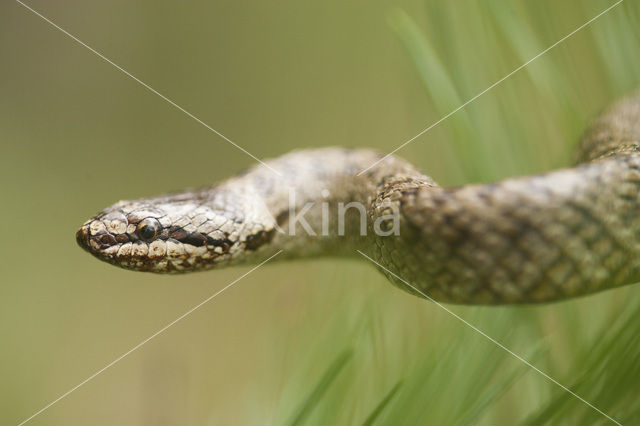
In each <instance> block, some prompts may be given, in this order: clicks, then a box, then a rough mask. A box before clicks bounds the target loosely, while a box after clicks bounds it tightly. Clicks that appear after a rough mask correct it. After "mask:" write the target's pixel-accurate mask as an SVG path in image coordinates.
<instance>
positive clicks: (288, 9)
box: [0, 0, 640, 425]
mask: <svg viewBox="0 0 640 426" xmlns="http://www.w3.org/2000/svg"><path fill="white" fill-rule="evenodd" d="M30 4H31V5H32V6H34V7H36V8H37V9H38V10H40V11H42V12H43V13H44V14H45V15H47V16H49V17H50V18H51V19H53V20H54V22H56V23H58V24H60V25H62V26H63V27H65V28H67V29H68V30H70V31H71V32H72V33H74V34H76V35H77V36H79V37H80V38H81V39H82V40H83V41H85V42H87V43H88V44H89V45H92V46H93V47H96V48H97V49H98V50H100V51H102V52H103V53H105V54H106V55H107V56H109V57H111V58H112V59H114V60H115V61H116V62H117V63H119V64H121V65H122V66H124V67H125V68H126V69H128V70H130V71H131V72H132V73H133V74H135V75H137V76H139V77H140V78H142V79H143V80H144V81H146V82H147V83H149V84H151V85H152V86H154V87H155V88H157V89H158V90H160V91H161V92H162V93H165V94H166V95H168V96H169V97H170V98H172V99H174V100H176V101H177V102H178V103H179V104H181V105H183V106H185V107H186V108H187V109H188V110H190V111H192V112H194V113H196V115H197V116H199V117H201V118H202V119H203V120H204V121H205V122H207V123H209V124H211V125H213V126H214V127H216V128H218V129H220V130H221V131H222V133H225V134H226V135H228V136H230V137H231V138H232V139H234V140H235V141H237V142H238V143H240V145H242V146H243V147H245V148H246V149H248V150H249V151H250V152H252V153H254V154H256V155H257V156H259V157H263V156H275V155H279V154H282V153H284V152H286V151H288V150H291V149H294V148H305V147H312V146H322V145H350V146H373V147H376V148H379V149H381V150H385V151H389V150H391V149H393V148H395V147H396V146H398V145H399V144H400V143H402V142H403V141H405V140H407V139H409V138H410V137H412V136H414V135H415V134H416V133H417V132H418V131H419V130H421V129H422V128H424V127H426V126H428V125H429V124H431V123H433V122H435V121H437V120H438V119H439V118H440V117H442V116H444V115H446V114H448V113H449V112H450V111H452V110H453V109H455V108H456V107H457V106H458V105H460V104H462V103H463V102H465V101H466V100H467V99H470V98H472V97H473V96H475V95H476V94H477V93H479V92H481V91H482V90H484V89H485V88H486V87H487V86H489V85H490V84H492V83H493V82H495V81H497V80H498V79H500V78H502V77H503V76H504V75H506V74H508V73H509V72H511V71H512V70H513V69H515V68H517V67H518V66H519V65H521V64H522V63H524V62H525V61H527V60H529V59H530V58H532V57H534V56H535V55H537V54H538V53H539V52H541V51H542V50H544V49H545V48H546V47H547V46H550V45H551V44H553V43H555V42H556V41H557V40H559V39H560V38H562V37H563V36H565V35H566V34H568V33H569V32H571V31H572V30H574V29H575V28H577V27H578V26H580V25H582V24H583V23H585V22H586V21H587V20H588V19H590V18H591V17H593V16H595V15H597V14H598V13H599V12H600V11H602V10H604V9H605V8H606V7H608V6H610V5H611V4H613V2H607V1H603V0H588V1H578V0H573V1H566V2H554V1H550V0H545V1H536V2H532V1H524V0H523V1H506V0H505V1H487V2H473V1H463V2H448V1H442V0H440V1H434V0H429V1H426V2H425V1H424V0H415V1H404V2H397V3H395V4H394V5H391V4H389V3H388V2H385V1H382V0H380V1H366V2H365V1H357V2H340V1H333V2H331V1H330V2H323V3H321V4H320V3H318V4H303V3H301V2H295V1H293V0H291V1H282V2H276V3H271V2H264V3H258V2H256V3H254V4H244V3H243V2H229V3H224V2H216V3H208V4H206V5H203V4H195V3H194V4H191V3H189V4H187V3H185V4H181V5H180V7H178V6H176V5H175V4H174V3H173V2H166V1H164V2H163V1H159V2H144V1H141V2H135V3H130V2H124V1H116V2H108V3H103V2H63V3H60V4H52V3H49V2H42V1H40V2H38V1H34V2H32V3H30ZM0 8H1V9H0V11H1V12H2V13H0V19H2V26H0V32H1V34H2V38H0V49H2V50H1V52H2V54H3V58H6V60H5V61H4V67H2V68H0V76H1V77H2V78H1V79H0V89H1V93H2V95H3V96H2V97H0V124H1V127H0V128H1V129H2V132H3V137H4V138H5V139H6V140H7V141H10V143H7V144H4V142H3V146H2V149H3V155H2V156H0V166H1V167H0V173H3V189H5V190H6V191H5V193H4V196H5V198H4V205H3V207H4V208H3V209H2V210H0V222H1V223H9V224H11V226H8V227H6V229H4V230H3V235H4V239H5V241H10V242H11V243H10V244H9V243H6V244H4V245H2V246H1V247H0V250H1V252H0V257H2V259H3V261H4V263H3V266H4V269H3V277H2V285H1V286H0V304H1V306H0V339H1V341H2V344H3V345H4V350H3V351H2V352H1V353H0V357H1V358H0V361H2V362H0V376H1V377H3V384H2V385H0V423H2V424H16V423H18V422H19V421H20V420H22V419H24V418H26V417H27V416H29V415H31V414H32V413H33V412H35V411H37V410H38V409H40V408H41V407H43V406H44V405H46V403H48V402H50V401H51V400H53V399H54V398H56V397H57V396H59V395H60V394H62V393H63V392H64V391H66V390H68V389H69V388H71V387H73V386H75V385H76V384H77V383H79V382H81V381H82V380H83V379H85V378H86V377H88V376H89V375H90V374H92V373H93V372H95V371H96V370H97V369H99V368H101V367H102V366H104V365H106V364H107V363H108V362H110V361H111V360H113V359H114V358H115V357H117V356H118V355H120V354H122V353H124V352H125V351H126V350H128V349H129V348H131V347H132V346H134V345H135V344H137V343H138V342H139V341H141V340H142V339H144V338H146V337H147V336H149V335H150V334H152V333H153V332H155V331H156V330H157V329H159V328H160V327H162V326H164V325H165V324H166V323H168V322H169V321H171V320H172V319H174V318H175V317H177V316H178V315H180V314H181V313H182V312H184V311H185V310H186V309H187V308H188V307H190V306H193V305H195V304H196V303H198V302H200V301H201V300H203V299H204V298H205V297H207V296H209V295H210V294H212V293H213V292H214V291H215V290H217V289H220V288H221V287H222V286H224V285H225V284H226V283H228V282H230V281H232V280H233V279H235V278H236V277H238V276H239V275H241V273H242V271H240V270H236V269H233V270H224V271H213V272H208V273H206V274H195V275H194V276H184V277H157V276H150V275H145V274H135V273H130V272H127V271H121V270H117V269H116V268H112V267H110V266H108V265H104V264H101V263H99V262H97V261H95V260H93V259H90V258H89V257H88V256H86V255H85V254H84V253H82V252H81V251H80V250H79V249H78V248H77V247H75V243H74V239H73V233H74V231H75V229H76V227H77V226H78V225H79V224H80V223H82V221H84V220H85V219H86V218H87V217H88V216H89V215H90V214H92V213H94V212H95V211H96V210H99V209H101V208H102V207H104V206H105V205H107V204H109V203H111V202H113V201H115V200H117V199H118V198H134V197H141V196H145V195H153V194H157V193H160V192H166V191H169V190H176V189H180V188H182V187H186V186H194V185H199V184H205V183H210V182H211V181H213V180H216V179H222V178H224V177H226V176H228V175H230V174H232V173H235V172H237V171H238V170H239V169H241V168H242V167H245V166H246V165H248V164H250V163H251V162H252V160H251V159H250V158H245V157H243V156H242V153H239V152H238V151H236V150H235V149H234V148H233V147H230V146H229V145H228V144H226V143H225V142H224V141H220V140H218V139H216V138H215V137H212V136H211V134H209V133H208V132H207V131H206V130H204V129H203V128H201V127H199V126H198V125H197V124H196V123H194V122H192V121H191V120H189V119H188V118H185V117H184V116H183V115H181V114H180V113H179V112H178V111H175V110H173V109H172V108H170V107H168V106H167V105H166V104H164V103H163V102H162V101H161V100H159V99H158V98H157V97H155V96H154V95H152V94H149V93H148V92H146V91H144V90H143V89H141V88H140V87H138V86H137V85H136V84H135V83H132V82H131V81H130V80H128V79H127V78H126V77H124V76H122V75H120V74H119V73H118V72H117V71H115V70H113V69H112V68H111V67H110V66H109V65H106V64H104V63H103V62H101V61H100V60H99V59H98V58H96V57H95V56H93V55H92V54H91V53H89V52H87V51H86V50H84V49H83V48H81V47H79V46H77V45H75V44H74V43H72V42H71V41H70V40H69V39H67V38H65V37H64V36H63V35H61V34H59V33H56V32H55V30H53V29H51V28H50V27H48V26H47V25H46V24H45V23H43V22H41V21H39V20H38V18H36V17H34V16H32V15H29V13H28V12H25V10H23V9H22V8H20V7H19V6H17V5H13V4H10V2H7V3H5V4H3V5H1V6H0ZM403 49H404V50H403ZM638 53H640V7H639V6H638V4H637V3H636V2H632V1H630V0H627V1H625V2H623V3H622V4H621V5H620V6H618V7H616V8H615V9H614V10H612V11H611V12H610V13H608V14H607V15H605V16H603V17H601V18H600V19H598V20H597V21H595V22H594V23H593V24H592V25H590V26H589V27H588V28H585V29H584V30H583V31H581V32H579V33H577V34H576V35H575V36H573V37H572V38H570V39H568V40H567V41H566V42H565V43H563V44H561V45H559V46H557V47H556V48H555V49H553V50H552V51H550V52H548V53H547V54H545V55H544V56H542V57H540V58H539V59H538V60H536V61H535V62H533V63H531V64H530V65H529V66H527V67H526V68H525V69H523V70H521V71H520V72H518V73H517V74H514V75H513V76H512V77H510V78H509V79H508V80H507V81H505V82H504V83H502V84H501V85H499V86H497V87H496V88H494V89H493V90H492V91H490V92H489V93H487V94H485V95H484V96H482V97H481V98H479V99H477V100H476V101H475V102H473V103H472V104H470V105H469V106H467V107H466V108H465V109H463V110H461V111H459V112H458V113H456V114H455V115H453V116H452V117H450V118H449V119H448V120H446V121H445V122H443V123H441V124H440V125H439V126H437V127H436V128H434V129H432V130H431V131H430V132H428V133H427V134H425V135H424V136H422V137H421V138H420V139H418V140H416V141H414V142H413V143H412V144H409V145H408V146H407V147H406V148H404V149H403V150H401V151H400V152H399V153H398V155H401V156H403V157H405V158H408V159H411V160H412V161H414V162H415V163H416V164H419V165H420V166H421V167H422V168H423V169H424V170H425V171H426V173H428V174H430V175H432V176H433V177H434V178H435V179H436V180H437V181H438V182H440V183H441V184H443V185H455V184H462V183H466V182H470V181H489V180H494V179H499V178H503V177H505V176H510V175H520V174H526V173H534V172H540V171H545V170H550V169H552V168H555V167H561V166H565V165H568V164H570V163H571V161H572V152H573V150H574V147H575V142H576V141H577V140H578V138H579V135H580V133H581V132H582V130H583V129H584V127H585V125H586V124H587V123H588V121H589V120H590V119H591V118H592V117H593V116H594V115H595V114H596V113H597V112H598V111H599V110H600V109H602V108H603V107H605V106H606V105H607V104H608V103H609V102H611V101H612V100H613V99H615V98H616V97H618V96H621V95H623V94H624V93H627V92H628V91H630V90H632V89H633V88H634V87H636V85H637V83H638V80H639V79H640V77H639V76H640V55H639V54H638ZM451 309H452V310H453V311H455V312H456V313H457V314H459V315H460V316H462V317H463V318H465V319H466V320H467V321H469V322H470V323H472V324H474V325H475V326H477V327H478V328H480V329H481V330H483V331H485V332H486V333H487V334H488V335H489V336H491V337H493V338H495V339H497V340H498V341H500V342H501V343H503V344H504V345H505V346H507V347H508V348H510V349H511V350H513V351H514V352H515V353H517V354H519V355H521V356H523V357H524V358H526V359H528V360H529V361H531V362H532V363H533V364H534V365H535V366H536V367H538V368H540V369H541V370H542V371H544V372H546V373H548V374H549V375H550V376H551V377H553V378H555V379H557V380H558V381H559V382H560V383H562V384H564V385H566V386H568V387H569V388H570V389H571V390H572V391H574V392H576V393H577V394H579V395H580V396H581V397H583V398H584V399H585V400H587V401H589V402H590V403H592V404H593V405H594V406H596V407H598V408H599V409H600V410H602V411H604V412H605V413H607V414H608V415H610V416H612V417H613V418H615V419H616V420H618V421H620V422H621V423H623V424H637V423H640V413H639V410H640V404H638V401H637V395H638V394H640V381H638V380H637V377H640V375H639V373H640V371H639V369H640V341H639V339H640V324H639V323H638V321H636V319H637V318H638V317H639V315H640V297H638V288H637V287H633V286H631V287H628V288H621V289H617V290H613V291H609V292H605V293H601V294H597V295H594V296H591V297H586V298H581V299H577V300H573V301H569V302H563V303H558V304H553V305H545V306H539V307H498V308H480V307H477V308H476V307H462V306H453V307H451ZM469 423H472V424H482V425H493V424H519V423H520V424H544V423H551V424H605V423H607V419H606V418H605V417H603V416H602V415H600V414H598V413H597V412H596V411H594V410H593V409H592V408H590V407H589V406H587V405H585V404H584V403H583V402H581V401H580V400H578V399H576V398H574V397H572V396H571V395H570V394H568V393H567V392H565V391H563V390H562V389H560V388H559V387H557V386H556V385H554V384H553V383H551V382H550V381H549V380H547V379H546V378H544V377H543V376H541V375H540V374H538V373H537V372H535V371H533V370H531V369H530V368H529V367H527V366H526V365H524V364H523V363H522V362H520V361H519V360H517V359H515V358H514V357H512V356H511V355H510V354H508V353H506V352H505V351H504V350H502V349H500V348H499V347H497V346H496V345H494V344H493V343H491V342H489V341H488V340H487V339H485V338H484V337H483V336H481V335H479V334H477V333H476V332H475V331H473V330H472V329H470V328H469V327H467V326H465V325H464V324H462V323H461V322H459V321H458V320H456V319H455V318H453V317H452V316H451V315H449V314H448V313H446V312H444V311H442V310H441V309H440V308H438V307H437V306H435V305H434V304H430V303H428V302H426V301H424V300H420V299H417V298H415V297H412V296H409V295H407V294H404V293H402V292H400V291H398V290H396V289H394V288H393V287H391V286H390V285H389V284H388V283H386V282H385V280H384V278H383V277H382V276H381V275H378V274H377V273H376V272H375V271H373V269H372V268H370V267H369V265H366V264H364V263H362V262H358V263H355V262H353V263H352V262H346V261H344V262H343V261H333V260H331V261H329V260H321V261H317V262H301V263H295V264H281V265H268V266H266V267H265V268H262V269H261V270H260V271H257V272H256V273H254V274H252V275H250V276H248V277H247V278H245V279H244V280H243V281H242V282H240V283H238V285H237V286H235V287H234V288H232V289H230V290H229V291H228V292H226V293H225V294H224V295H223V296H221V297H220V298H217V299H216V300H215V301H214V302H213V303H211V304H210V305H207V306H206V307H203V308H202V309H201V310H200V311H198V312H197V313H194V314H193V315H192V316H190V317H189V318H188V319H185V320H184V321H183V322H182V323H180V324H179V325H177V326H176V327H175V328H173V329H171V330H168V331H167V332H166V333H164V334H163V335H161V336H159V337H158V338H157V339H155V340H154V341H153V342H150V343H149V344H148V345H146V346H145V347H143V348H141V349H140V350H138V351H136V352H135V353H134V354H132V355H131V356H130V357H128V358H126V359H125V360H123V361H121V362H120V363H118V364H117V365H116V366H114V367H112V368H111V369H110V370H108V371H106V372H104V373H103V374H101V375H100V376H98V377H97V378H96V379H95V380H94V381H92V382H90V383H88V384H87V385H85V386H83V387H82V388H80V389H78V390H77V391H76V392H74V393H73V394H72V395H70V396H69V397H68V398H66V399H65V400H63V401H61V402H60V403H58V404H57V405H55V406H54V407H52V408H50V409H49V410H48V411H46V412H44V413H43V414H42V415H41V416H39V417H37V418H36V419H34V420H33V422H32V424H43V425H44V424H47V425H50V424H60V425H70V424H78V425H80V424H95V425H101V424H104V425H108V424H153V425H162V424H166V425H172V424H211V425H214V424H216V425H217V424H225V425H227V424H238V425H241V424H242V425H244V424H260V425H262V424H273V425H281V424H291V425H293V424H305V425H333V424H338V425H342V424H345V425H346V424H367V425H416V424H469Z"/></svg>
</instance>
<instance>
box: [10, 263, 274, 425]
mask: <svg viewBox="0 0 640 426" xmlns="http://www.w3.org/2000/svg"><path fill="white" fill-rule="evenodd" d="M280 253H282V250H278V252H277V253H276V254H274V255H272V256H271V257H269V258H268V259H266V260H264V261H263V262H261V263H260V264H258V265H257V266H255V267H253V268H252V269H251V270H250V271H248V272H246V273H244V274H242V275H241V276H240V277H238V278H236V279H235V280H233V281H232V282H231V283H229V284H227V285H226V286H224V287H223V288H222V289H221V290H218V291H217V292H215V293H214V294H212V295H211V296H209V297H207V298H206V299H204V300H203V301H202V302H200V303H198V304H197V305H195V306H194V307H192V308H191V309H189V310H188V311H187V312H185V313H184V314H182V315H180V316H179V317H178V318H176V319H174V320H173V321H171V322H170V323H169V324H167V325H165V326H164V327H162V328H161V329H160V330H158V331H156V332H155V333H153V334H152V335H151V336H149V337H147V338H146V339H144V340H143V341H142V342H140V343H138V344H137V345H135V346H134V347H133V348H131V349H129V350H128V351H127V352H125V353H123V354H122V355H120V356H119V357H118V358H116V359H114V360H113V361H111V362H110V363H109V364H107V365H105V366H104V367H102V368H101V369H100V370H98V371H96V372H95V373H93V374H92V375H91V376H89V377H87V378H86V379H84V380H83V381H81V382H80V383H78V384H77V385H75V386H74V387H72V388H71V389H69V390H68V391H66V392H65V393H63V394H62V395H60V396H59V397H58V398H56V399H54V400H53V401H51V402H50V403H48V404H47V405H45V406H44V407H42V408H41V409H40V410H38V411H37V412H35V413H34V414H32V415H31V416H30V417H28V418H26V419H24V420H23V421H22V422H20V423H19V424H18V426H22V425H23V424H25V423H27V422H28V421H30V420H31V419H33V418H34V417H36V416H37V415H39V414H41V413H42V412H43V411H45V410H46V409H48V408H49V407H51V406H52V405H54V404H55V403H57V402H58V401H60V400H61V399H64V398H65V397H67V396H69V394H71V393H72V392H73V391H75V390H76V389H78V388H79V387H80V386H82V385H84V384H85V383H87V382H89V381H91V380H92V379H94V378H95V377H96V376H98V375H99V374H100V373H102V372H104V371H105V370H106V369H108V368H109V367H112V366H113V365H115V364H116V363H117V362H118V361H120V360H122V359H123V358H125V357H126V356H127V355H129V354H131V353H132V352H134V351H136V350H137V349H139V348H140V347H141V346H142V345H144V344H145V343H147V342H148V341H149V340H151V339H153V338H154V337H156V336H158V335H159V334H161V333H162V332H164V331H165V330H167V329H168V328H169V327H171V326H173V325H175V324H176V323H177V322H178V321H180V320H182V319H184V318H185V317H186V316H188V315H190V314H191V313H193V312H194V311H195V310H196V309H198V308H200V307H201V306H202V305H204V304H206V303H207V302H209V301H210V300H211V299H213V298H214V297H216V296H217V295H219V294H220V293H222V292H223V291H225V290H226V289H228V288H229V287H231V286H232V285H234V284H235V283H237V282H238V281H240V280H241V279H243V278H244V277H246V276H247V275H249V274H250V273H252V272H253V271H255V270H256V269H258V268H259V267H261V266H262V265H264V264H265V263H267V262H268V261H270V260H271V259H273V258H274V257H276V256H277V255H279V254H280Z"/></svg>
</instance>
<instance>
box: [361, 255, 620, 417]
mask: <svg viewBox="0 0 640 426" xmlns="http://www.w3.org/2000/svg"><path fill="white" fill-rule="evenodd" d="M356 251H357V252H358V253H360V254H361V255H362V256H363V257H365V258H367V259H368V260H370V261H371V262H373V263H374V264H376V265H378V267H379V268H381V269H384V270H385V271H386V272H388V273H389V274H391V275H393V276H394V277H395V278H397V279H399V280H400V281H402V282H403V283H404V284H406V285H407V286H408V287H411V288H412V289H413V290H415V291H416V292H418V293H420V294H421V295H422V296H424V297H425V298H426V299H428V300H430V301H431V302H433V303H435V304H436V305H438V307H440V308H442V309H444V310H445V311H446V312H448V313H450V314H451V315H453V316H454V317H455V318H456V319H457V320H459V321H461V322H462V323H464V324H465V325H466V326H468V327H470V328H471V329H472V330H474V331H476V332H477V333H479V334H481V335H482V336H483V337H485V338H486V339H488V340H489V341H491V342H493V343H494V344H495V345H497V346H498V347H499V348H501V349H503V350H504V351H506V352H507V353H509V354H510V355H511V356H513V357H514V358H516V359H518V360H520V361H522V362H523V363H525V364H526V365H527V366H529V367H530V368H532V369H533V370H535V371H536V372H538V373H539V374H541V375H542V376H544V377H546V378H547V379H548V380H549V381H551V382H552V383H554V384H556V385H558V386H559V387H561V388H562V389H564V390H565V391H567V392H569V393H570V394H571V395H573V396H575V397H576V398H578V399H579V400H580V401H582V402H584V403H585V404H587V405H588V406H589V407H591V408H593V409H594V410H596V411H597V412H598V413H600V414H602V415H603V416H605V417H606V418H607V419H609V420H611V421H612V422H613V423H615V424H617V425H620V426H622V425H621V424H620V423H619V422H617V421H616V420H614V419H613V418H611V417H610V416H608V415H607V414H606V413H605V412H603V411H602V410H600V409H598V407H596V406H594V405H593V404H591V403H590V402H589V401H587V400H585V399H584V398H582V397H581V396H580V395H578V394H577V393H575V392H573V391H572V390H571V389H569V388H567V387H566V386H564V385H563V384H562V383H560V382H558V381H557V380H556V379H554V378H553V377H551V376H549V375H548V374H547V373H545V372H544V371H542V370H540V369H539V368H538V367H536V366H535V365H533V364H531V363H530V362H529V361H527V360H526V359H524V358H522V357H521V356H520V355H518V354H516V353H515V352H513V351H512V350H511V349H509V348H507V347H506V346H505V345H503V344H502V343H500V342H498V341H497V340H496V339H494V338H493V337H491V336H489V335H488V334H487V333H485V332H484V331H482V330H480V329H479V328H478V327H476V326H475V325H473V324H471V323H470V322H468V321H467V320H465V319H464V318H462V317H461V316H460V315H458V314H456V313H455V312H453V311H452V310H450V309H449V308H447V307H446V306H444V305H443V304H442V303H440V302H437V301H436V300H434V299H433V298H432V297H429V296H427V295H426V294H425V293H424V292H422V291H420V290H418V289H417V288H416V287H414V286H413V285H411V284H409V283H408V282H407V281H405V280H404V279H402V277H400V276H398V275H396V274H394V273H393V272H391V271H390V270H388V269H387V268H385V267H384V266H382V265H381V264H379V263H378V262H376V261H375V260H373V259H372V258H370V257H369V256H367V255H366V254H364V253H363V252H361V251H360V250H356Z"/></svg>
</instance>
